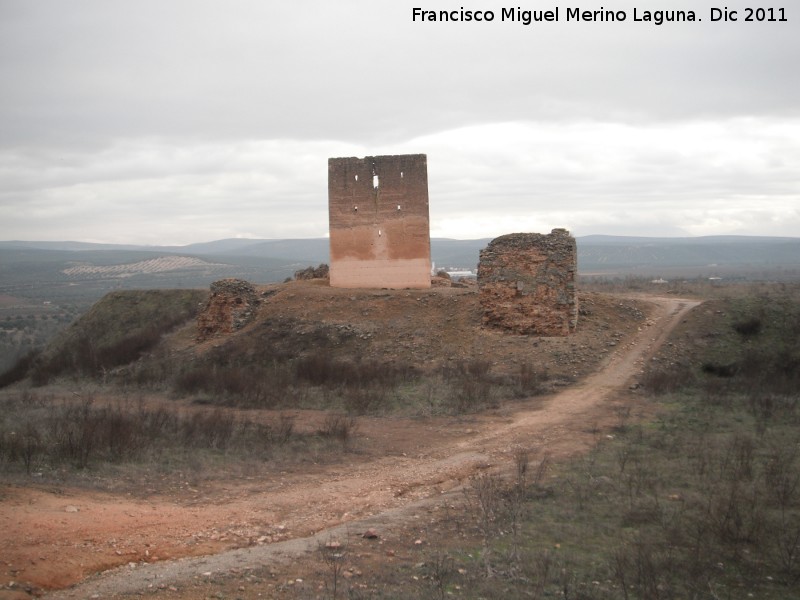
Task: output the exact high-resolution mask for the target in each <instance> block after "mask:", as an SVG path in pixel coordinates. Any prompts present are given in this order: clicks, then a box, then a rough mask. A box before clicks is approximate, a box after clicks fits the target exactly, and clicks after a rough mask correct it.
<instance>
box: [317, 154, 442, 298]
mask: <svg viewBox="0 0 800 600" xmlns="http://www.w3.org/2000/svg"><path fill="white" fill-rule="evenodd" d="M328 211H329V219H330V247H331V264H330V284H331V286H332V287H343V288H395V289H402V288H429V287H430V285H431V280H430V271H431V241H430V221H429V216H428V162H427V157H426V156H425V155H424V154H407V155H400V156H367V157H364V158H331V159H328Z"/></svg>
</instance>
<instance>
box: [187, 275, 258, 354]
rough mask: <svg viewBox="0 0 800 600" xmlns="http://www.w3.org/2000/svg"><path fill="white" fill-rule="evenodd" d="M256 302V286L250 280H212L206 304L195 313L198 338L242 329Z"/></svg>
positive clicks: (250, 316) (206, 337)
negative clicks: (198, 312)
mask: <svg viewBox="0 0 800 600" xmlns="http://www.w3.org/2000/svg"><path fill="white" fill-rule="evenodd" d="M258 303H259V300H258V295H257V294H256V289H255V288H254V287H253V285H252V284H251V283H250V282H248V281H244V280H243V279H221V280H219V281H215V282H214V283H212V284H211V296H210V297H209V298H208V302H207V303H206V306H205V308H204V309H203V310H202V311H201V312H200V314H199V315H197V340H198V341H203V340H206V339H208V338H210V337H213V336H215V335H218V334H225V333H232V332H234V331H236V330H237V329H241V328H242V327H244V326H245V325H247V324H248V323H249V322H250V321H251V320H252V319H253V317H254V316H255V311H256V308H257V307H258Z"/></svg>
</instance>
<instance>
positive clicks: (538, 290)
mask: <svg viewBox="0 0 800 600" xmlns="http://www.w3.org/2000/svg"><path fill="white" fill-rule="evenodd" d="M577 255H578V252H577V246H576V244H575V238H573V237H572V236H571V235H570V234H569V232H568V231H567V230H566V229H553V231H552V233H550V234H541V233H512V234H509V235H503V236H500V237H499V238H495V239H494V240H492V241H491V242H489V245H488V246H486V248H484V249H483V250H481V253H480V263H479V264H478V286H479V289H480V300H481V307H482V308H483V322H484V324H486V325H492V326H497V327H501V328H504V329H507V330H509V331H513V332H515V333H521V334H538V335H548V336H551V335H568V334H570V333H573V332H574V331H575V329H576V327H577V324H578V297H577V294H576V291H575V277H576V274H577V270H578V259H577Z"/></svg>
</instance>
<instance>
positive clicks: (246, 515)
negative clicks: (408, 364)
mask: <svg viewBox="0 0 800 600" xmlns="http://www.w3.org/2000/svg"><path fill="white" fill-rule="evenodd" d="M647 300H648V301H651V302H652V303H653V305H654V309H653V312H652V314H651V315H650V319H649V320H648V321H647V324H646V325H643V326H642V327H641V330H640V331H639V332H638V333H637V334H636V335H635V336H634V337H633V339H632V340H630V341H629V343H627V344H625V345H624V346H623V345H620V346H618V347H616V348H614V352H613V353H611V354H610V356H609V357H608V358H607V359H606V361H605V362H604V364H603V366H602V368H601V369H600V370H599V371H598V372H596V373H595V374H593V375H591V376H590V377H588V378H586V379H585V380H583V381H582V382H580V383H578V384H575V385H573V386H571V387H569V388H567V389H565V390H564V391H561V392H560V393H557V394H554V395H552V396H549V397H547V398H545V399H544V400H542V399H541V398H539V399H535V400H531V401H530V402H528V403H522V404H520V405H519V406H517V407H515V408H513V409H509V410H507V411H504V412H497V413H495V414H491V415H483V416H479V417H476V418H474V419H469V420H466V419H464V420H461V421H457V422H455V423H454V422H453V421H452V420H449V421H445V420H438V421H437V420H433V421H416V422H413V421H411V422H403V423H402V425H401V424H399V423H393V421H392V420H385V419H384V420H381V419H366V420H364V421H363V422H362V424H361V426H360V429H359V431H360V435H361V436H362V438H363V440H364V441H363V443H369V440H370V439H373V438H375V437H376V436H391V435H402V436H404V437H403V445H402V446H399V447H404V448H406V450H405V454H403V453H401V452H398V453H396V454H394V455H390V456H385V457H382V458H380V459H377V460H370V461H362V462H358V463H355V464H351V465H336V466H334V467H330V468H319V469H316V472H314V473H309V472H308V471H307V470H298V472H295V473H281V474H280V476H278V477H275V478H272V479H271V480H270V481H263V480H254V481H252V482H247V483H245V484H232V485H230V486H229V487H227V488H226V489H219V490H217V492H218V493H216V494H213V497H211V498H205V499H204V498H198V500H197V502H196V503H194V504H193V505H189V506H187V505H186V504H185V503H183V504H181V505H178V504H177V503H175V502H174V501H173V502H172V503H170V502H169V501H165V500H159V499H148V500H136V499H132V498H124V497H123V498H120V497H119V496H113V495H110V494H100V493H94V494H90V493H86V492H80V493H79V492H75V491H70V492H63V493H62V494H61V495H59V494H53V493H48V492H46V491H38V492H34V493H31V492H30V490H21V489H18V490H15V489H11V490H9V491H8V492H7V494H6V498H5V499H4V501H3V503H2V512H0V527H2V528H3V530H4V531H5V534H4V535H11V536H17V538H18V539H19V551H18V552H17V553H16V555H15V557H14V563H15V564H11V563H7V564H8V565H9V572H10V573H17V574H18V577H19V580H23V581H32V582H37V581H38V585H42V586H47V587H51V588H59V587H65V586H68V585H71V584H73V583H76V582H79V581H82V583H78V585H77V586H76V587H73V588H69V589H66V590H62V591H55V592H51V593H50V594H49V595H48V596H47V597H49V598H74V597H81V598H83V597H105V596H106V595H109V594H112V593H127V592H136V591H138V590H144V589H147V588H148V586H152V585H153V584H158V585H172V584H176V583H179V582H181V581H186V580H187V579H190V578H193V577H195V576H198V575H202V574H204V573H208V572H220V571H227V570H230V569H233V568H240V569H241V568H247V567H248V566H258V565H263V564H265V562H268V561H269V562H275V561H279V560H281V559H283V558H290V557H292V556H296V555H297V554H298V553H302V552H305V551H307V550H308V549H309V548H313V547H316V544H317V540H319V539H324V538H325V537H330V536H335V535H336V534H337V531H338V530H337V527H338V528H344V527H346V528H347V529H348V530H349V531H360V530H363V529H366V528H368V527H370V526H374V525H379V524H384V525H385V524H386V523H390V522H392V521H397V520H402V519H403V518H404V516H407V515H408V514H410V511H411V510H413V509H414V507H418V506H419V505H420V503H424V502H430V501H434V500H436V499H438V498H441V495H442V494H443V493H446V492H448V491H450V490H453V489H455V488H458V487H459V486H461V485H462V484H463V482H464V481H465V480H467V479H468V478H469V477H470V476H472V475H474V474H475V473H477V472H480V471H482V470H485V469H487V468H494V469H506V468H508V467H509V466H510V465H511V464H513V456H514V454H515V452H516V451H517V450H518V449H520V448H525V449H533V450H535V451H541V452H547V453H549V455H550V456H552V457H553V458H554V459H558V458H560V457H564V456H568V455H572V454H574V453H576V452H580V451H583V450H585V449H586V448H588V447H589V446H590V445H591V444H592V443H594V441H595V440H596V435H597V431H600V430H603V428H608V427H610V426H612V425H614V424H615V423H617V422H618V419H619V412H618V411H617V410H616V408H618V407H620V406H623V405H624V404H625V403H626V402H630V392H629V390H628V387H629V386H630V383H631V380H632V378H634V377H635V376H636V375H637V374H638V373H639V372H640V371H641V370H642V367H643V365H644V363H645V362H646V361H648V360H649V359H650V358H651V356H652V355H653V353H654V352H655V351H656V350H657V348H658V347H659V346H660V345H661V344H662V343H663V342H664V341H665V340H666V338H667V336H668V335H669V333H670V331H671V330H672V328H673V327H674V326H675V325H676V324H677V323H678V322H679V321H680V319H681V318H682V316H683V315H684V314H685V313H686V312H687V311H688V310H690V309H691V308H693V307H694V306H696V305H697V304H699V302H695V301H689V300H681V299H676V298H648V299H647ZM394 425H400V427H399V428H398V429H400V430H402V431H400V432H399V433H397V432H394V431H393V427H394ZM225 485H226V486H227V485H228V484H227V483H226V484H225ZM232 547H233V548H236V549H233V550H230V548H232ZM198 555H203V556H202V557H198ZM192 556H194V558H192ZM125 563H128V565H127V566H123V567H122V568H119V569H115V570H112V571H108V572H107V573H104V574H101V575H96V576H93V575H92V574H93V573H97V572H99V571H102V570H103V569H106V568H110V567H112V566H118V565H120V564H123V565H124V564H125ZM90 576H91V577H90ZM87 577H89V579H85V578H87Z"/></svg>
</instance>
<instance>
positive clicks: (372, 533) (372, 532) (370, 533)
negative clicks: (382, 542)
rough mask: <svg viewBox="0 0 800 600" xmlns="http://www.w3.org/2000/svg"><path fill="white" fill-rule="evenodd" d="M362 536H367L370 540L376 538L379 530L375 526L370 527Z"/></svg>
mask: <svg viewBox="0 0 800 600" xmlns="http://www.w3.org/2000/svg"><path fill="white" fill-rule="evenodd" d="M361 537H363V538H366V539H368V540H374V539H376V538H377V537H378V532H377V531H376V530H375V529H374V528H373V527H370V528H369V529H367V530H366V531H365V532H364V533H363V534H362V536H361Z"/></svg>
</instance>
